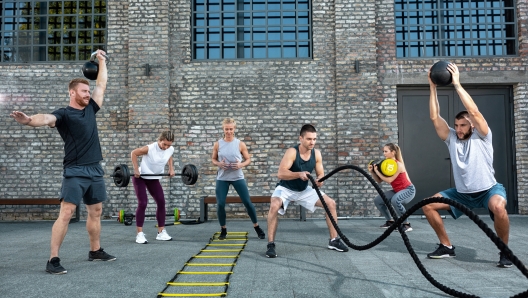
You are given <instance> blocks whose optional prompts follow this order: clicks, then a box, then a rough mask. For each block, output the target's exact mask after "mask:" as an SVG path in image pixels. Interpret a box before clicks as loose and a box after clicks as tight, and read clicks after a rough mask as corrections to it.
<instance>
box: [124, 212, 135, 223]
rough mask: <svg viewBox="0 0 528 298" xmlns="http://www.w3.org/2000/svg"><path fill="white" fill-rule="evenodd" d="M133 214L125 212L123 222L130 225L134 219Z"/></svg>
mask: <svg viewBox="0 0 528 298" xmlns="http://www.w3.org/2000/svg"><path fill="white" fill-rule="evenodd" d="M134 217H135V216H134V214H132V213H125V218H124V224H125V226H130V225H132V221H133V220H134Z"/></svg>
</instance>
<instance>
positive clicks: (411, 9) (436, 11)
mask: <svg viewBox="0 0 528 298" xmlns="http://www.w3.org/2000/svg"><path fill="white" fill-rule="evenodd" d="M514 5H515V4H514V1H513V0H469V1H468V0H436V1H435V0H396V1H395V7H394V13H395V23H396V56H397V57H398V58H418V57H482V56H515V55H517V48H518V46H517V44H518V41H517V25H516V23H517V18H516V12H515V6H514Z"/></svg>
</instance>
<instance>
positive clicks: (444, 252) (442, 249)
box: [427, 243, 456, 259]
mask: <svg viewBox="0 0 528 298" xmlns="http://www.w3.org/2000/svg"><path fill="white" fill-rule="evenodd" d="M427 257H428V258H429V259H442V258H454V257H456V254H455V247H454V246H453V248H448V247H447V246H445V245H443V244H442V243H439V244H438V248H437V249H436V250H435V251H433V252H432V253H430V254H427Z"/></svg>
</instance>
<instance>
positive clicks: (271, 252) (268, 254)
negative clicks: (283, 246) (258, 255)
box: [266, 242, 277, 258]
mask: <svg viewBox="0 0 528 298" xmlns="http://www.w3.org/2000/svg"><path fill="white" fill-rule="evenodd" d="M266 257H268V258H276V257H277V253H276V252H275V243H274V242H269V243H268V250H267V251H266Z"/></svg>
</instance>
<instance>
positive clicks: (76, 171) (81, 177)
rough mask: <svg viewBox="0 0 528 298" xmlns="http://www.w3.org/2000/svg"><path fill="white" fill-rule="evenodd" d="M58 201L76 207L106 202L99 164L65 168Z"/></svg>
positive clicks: (102, 171)
mask: <svg viewBox="0 0 528 298" xmlns="http://www.w3.org/2000/svg"><path fill="white" fill-rule="evenodd" d="M62 176H63V178H62V187H61V193H60V199H61V200H64V202H68V203H72V204H75V205H77V206H79V205H80V204H81V199H82V200H83V202H84V204H86V205H94V204H97V203H101V202H103V201H106V186H105V181H104V177H103V176H104V170H103V167H101V165H100V164H99V163H97V164H90V165H83V166H73V167H68V168H65V169H64V171H63V174H62Z"/></svg>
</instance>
